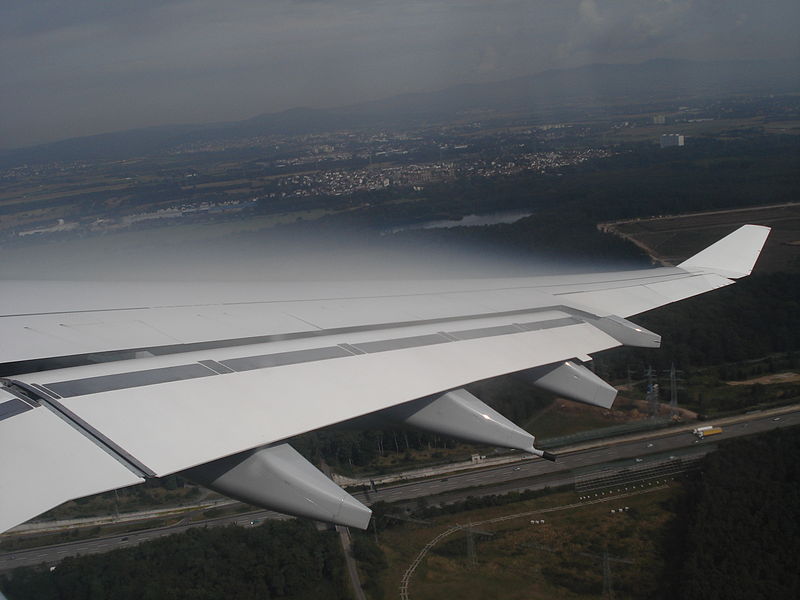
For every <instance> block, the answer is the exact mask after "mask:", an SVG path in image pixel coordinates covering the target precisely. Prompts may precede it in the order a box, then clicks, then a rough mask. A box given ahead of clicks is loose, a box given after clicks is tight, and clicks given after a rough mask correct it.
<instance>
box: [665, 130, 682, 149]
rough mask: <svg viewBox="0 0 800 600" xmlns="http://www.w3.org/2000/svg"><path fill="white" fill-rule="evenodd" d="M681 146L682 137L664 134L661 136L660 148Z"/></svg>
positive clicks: (677, 134)
mask: <svg viewBox="0 0 800 600" xmlns="http://www.w3.org/2000/svg"><path fill="white" fill-rule="evenodd" d="M672 146H683V136H682V135H681V134H679V133H665V134H664V135H662V136H661V147H662V148H671V147H672Z"/></svg>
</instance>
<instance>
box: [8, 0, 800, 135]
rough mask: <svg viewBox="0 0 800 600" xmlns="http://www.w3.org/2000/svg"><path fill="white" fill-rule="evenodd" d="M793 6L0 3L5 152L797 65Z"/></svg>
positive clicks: (231, 0)
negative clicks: (667, 66)
mask: <svg viewBox="0 0 800 600" xmlns="http://www.w3.org/2000/svg"><path fill="white" fill-rule="evenodd" d="M798 26H800V2H798V1H797V0H494V1H492V0H427V1H422V0H293V1H289V0H227V1H226V2H221V1H218V0H217V1H212V0H136V1H132V0H35V1H32V2H24V1H22V0H19V1H13V0H0V147H6V148H7V147H15V146H21V145H28V144H33V143H38V142H43V141H51V140H55V139H61V138H64V137H71V136H77V135H88V134H92V133H100V132H106V131H114V130H120V129H127V128H132V127H140V126H147V125H159V124H164V123H186V122H205V121H219V120H237V119H242V118H247V117H251V116H254V115H256V114H260V113H263V112H273V111H276V110H282V109H286V108H291V107H295V106H313V107H328V106H337V105H342V104H347V103H351V102H356V101H361V100H367V99H376V98H381V97H385V96H391V95H394V94H397V93H402V92H409V91H430V90H435V89H440V88H443V87H447V86H448V85H451V84H456V83H463V82H476V81H492V80H501V79H506V78H509V77H514V76H519V75H526V74H532V73H536V72H538V71H541V70H544V69H548V68H558V67H571V66H579V65H583V64H587V63H592V62H639V61H642V60H646V59H649V58H657V57H670V58H692V59H728V58H790V57H796V56H798V54H800V42H799V41H798V39H800V38H799V36H798Z"/></svg>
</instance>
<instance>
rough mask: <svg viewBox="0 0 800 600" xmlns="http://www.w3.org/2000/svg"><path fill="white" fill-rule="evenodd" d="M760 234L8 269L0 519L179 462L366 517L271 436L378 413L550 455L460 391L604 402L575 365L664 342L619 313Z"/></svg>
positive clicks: (747, 230)
mask: <svg viewBox="0 0 800 600" xmlns="http://www.w3.org/2000/svg"><path fill="white" fill-rule="evenodd" d="M768 232H769V230H768V228H765V227H759V226H753V225H748V226H745V227H742V228H740V229H739V230H737V231H736V232H734V233H732V234H731V235H729V236H728V237H726V238H724V239H723V240H721V241H720V242H717V244H714V245H713V246H711V247H709V248H708V249H706V250H704V251H703V252H701V253H700V254H698V255H696V256H695V257H693V258H691V259H689V260H688V261H686V262H684V263H682V264H681V265H679V266H678V267H675V268H660V269H648V270H642V271H631V272H624V273H605V274H590V275H580V276H576V275H573V276H564V277H542V278H521V279H495V280H462V281H445V282H430V281H428V282H406V283H398V282H383V283H375V284H366V283H359V284H320V285H310V284H303V285H299V284H295V285H289V284H283V285H280V284H271V285H266V284H264V285H257V284H254V285H246V286H245V285H231V284H226V285H225V286H221V287H214V286H208V285H207V286H177V285H175V286H165V285H158V286H145V285H141V284H135V285H130V286H119V285H117V286H115V287H110V286H108V284H104V285H101V284H66V283H54V282H33V283H32V282H13V283H11V282H6V283H5V284H4V285H3V286H2V291H1V292H0V339H2V340H4V343H3V345H2V348H0V363H5V371H6V372H8V369H9V365H11V366H12V367H11V368H12V370H13V368H15V367H17V368H19V371H17V372H16V374H13V375H10V376H8V377H7V378H6V379H4V380H2V381H3V386H2V388H0V456H2V457H3V461H2V463H0V531H4V530H6V529H9V528H10V527H13V526H14V525H17V524H19V523H21V522H23V521H25V520H27V519H29V518H31V517H34V516H36V515H37V514H39V513H40V512H42V511H44V510H46V509H48V508H50V507H53V506H56V505H58V504H60V503H61V502H63V501H65V500H68V499H70V498H75V497H80V496H83V495H88V494H92V493H97V492H100V491H105V490H108V489H112V488H115V487H120V486H125V485H130V484H132V483H137V482H140V481H142V480H144V479H145V478H148V477H155V476H163V475H167V474H170V473H175V472H182V473H185V474H187V475H188V476H189V477H191V478H193V479H195V480H197V481H199V482H201V483H203V484H205V485H208V486H209V487H213V488H214V489H219V490H221V491H223V492H224V493H228V494H229V495H231V496H234V497H238V498H241V499H244V500H247V501H250V502H253V503H256V504H261V505H264V506H268V507H272V508H276V509H278V510H283V511H284V512H289V513H292V514H300V515H306V516H312V517H314V518H321V519H326V520H331V521H334V522H341V523H345V524H349V525H355V526H366V523H367V522H368V519H369V510H368V509H366V508H365V507H363V506H361V505H360V504H359V503H358V502H357V501H356V500H355V499H353V498H351V497H350V496H349V495H347V494H346V493H345V492H344V491H342V490H340V489H339V488H338V487H336V486H335V485H334V484H333V483H332V482H330V480H327V479H326V478H325V477H324V476H322V475H321V473H319V472H318V471H316V470H315V469H314V467H313V466H311V465H310V464H308V463H307V462H306V461H305V460H304V459H302V457H300V456H299V455H298V454H297V453H296V452H294V451H293V450H292V449H291V448H290V447H289V446H288V445H286V444H285V443H283V440H286V439H287V438H290V437H292V436H294V435H297V434H300V433H303V432H307V431H311V430H314V429H317V428H320V427H325V426H328V425H331V424H334V423H339V422H342V421H347V420H350V419H353V418H356V417H361V416H363V415H369V414H373V413H377V414H380V415H381V416H382V417H383V418H389V419H391V420H395V421H398V422H403V423H405V424H408V425H413V426H417V427H422V428H423V429H428V430H432V431H438V432H440V433H443V434H448V435H455V436H458V437H462V438H465V439H471V440H474V441H479V442H483V443H493V444H495V445H500V446H502V445H505V446H508V447H514V448H520V449H523V450H526V451H529V452H532V453H534V454H538V455H540V456H541V455H545V457H546V458H548V457H549V455H546V453H543V452H541V451H539V450H537V449H536V448H535V447H534V444H533V442H534V438H533V436H530V435H529V434H527V433H526V432H524V431H522V430H521V429H519V428H518V427H516V426H515V425H514V424H513V423H511V422H510V421H508V420H507V419H505V418H504V417H503V416H502V415H499V414H498V413H496V412H494V411H493V410H492V409H490V408H489V407H488V406H486V405H484V404H483V403H481V402H480V400H478V399H477V398H475V397H474V396H471V395H470V394H468V393H467V392H466V391H465V390H463V389H461V388H462V386H464V385H466V384H469V383H472V382H475V381H479V380H482V379H486V378H490V377H495V376H498V375H502V374H507V373H514V372H525V373H526V374H527V376H528V378H529V379H530V380H531V381H533V382H534V383H535V384H536V385H539V386H541V387H543V388H545V389H549V390H552V391H555V392H558V393H561V394H562V395H565V396H568V397H572V398H575V399H578V400H581V401H584V402H588V403H590V404H597V405H600V406H606V407H609V406H610V405H611V402H613V398H614V394H615V391H614V390H613V388H611V387H610V386H608V385H607V384H605V383H604V382H602V381H601V380H599V379H598V378H597V377H596V376H595V375H594V374H592V373H591V372H590V371H588V370H587V369H585V368H584V367H582V366H581V362H582V361H585V360H588V359H589V356H588V355H589V354H592V353H594V352H598V351H601V350H605V349H608V348H612V347H614V346H619V345H623V344H624V345H635V346H646V347H657V346H658V345H659V343H660V338H659V337H658V336H657V335H656V334H653V333H651V332H649V331H647V330H644V329H642V328H641V327H638V326H636V325H635V324H633V323H631V322H630V321H628V320H626V318H625V317H628V316H630V315H633V314H636V313H639V312H642V311H644V310H649V309H652V308H656V307H658V306H661V305H664V304H667V303H669V302H673V301H676V300H679V299H682V298H686V297H689V296H693V295H695V294H699V293H703V292H706V291H709V290H712V289H715V288H718V287H722V286H724V285H728V284H730V283H733V281H732V278H736V277H741V276H744V275H746V274H748V273H749V272H750V270H751V269H752V267H753V264H754V262H755V260H756V258H757V256H758V254H759V252H760V250H761V247H762V246H763V244H764V241H765V240H766V236H767V234H768ZM140 349H149V350H150V351H151V352H153V353H156V354H157V355H156V356H152V355H151V356H148V357H145V358H131V359H127V360H113V361H109V362H100V363H97V364H88V365H82V366H76V367H69V368H61V369H49V370H35V369H40V368H41V365H42V364H48V363H47V362H45V363H42V362H41V361H42V360H45V361H47V360H48V359H52V358H54V357H69V356H75V355H87V354H94V353H102V352H117V353H121V352H128V351H134V350H140ZM118 356H119V355H118ZM37 361H38V362H37ZM187 470H188V471H187Z"/></svg>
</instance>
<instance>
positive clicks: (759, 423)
mask: <svg viewBox="0 0 800 600" xmlns="http://www.w3.org/2000/svg"><path fill="white" fill-rule="evenodd" d="M712 423H713V421H710V422H709V424H712ZM793 425H800V411H795V412H790V413H784V414H782V415H781V416H779V417H775V416H772V415H770V416H761V415H758V414H753V415H749V420H748V421H746V422H742V423H736V424H733V425H726V426H724V431H723V433H721V434H720V435H716V436H714V437H713V438H709V439H708V440H702V441H698V440H697V438H696V437H695V436H693V435H692V434H691V433H688V432H686V431H681V432H673V433H669V432H665V433H664V434H663V435H657V436H655V437H650V438H646V439H642V440H637V441H627V442H615V441H614V440H609V442H608V444H607V445H605V446H600V447H596V448H588V449H584V450H577V451H572V452H563V453H560V454H558V460H557V461H556V462H555V463H551V462H549V461H546V460H542V459H540V458H537V457H531V458H530V459H527V460H522V461H520V462H516V463H509V464H504V465H499V466H496V467H487V468H485V469H479V470H472V471H468V472H466V473H457V474H453V475H448V476H445V477H440V478H436V479H427V480H422V481H418V482H410V483H401V484H396V485H388V486H385V487H381V488H378V490H377V492H359V493H356V494H353V495H354V496H355V497H356V498H358V499H359V500H361V501H362V502H364V503H365V504H372V503H374V502H377V501H380V500H383V501H386V502H398V501H410V500H416V499H417V498H421V497H425V498H429V499H430V500H429V501H430V502H431V503H433V502H453V501H456V500H459V499H464V498H466V497H467V496H470V495H472V496H474V495H478V494H481V495H483V494H496V493H504V492H507V491H511V490H525V489H541V488H544V487H546V486H550V487H556V486H559V485H570V484H572V483H573V482H574V478H575V474H576V472H577V473H580V472H582V471H584V470H585V471H587V472H588V471H590V470H592V469H596V468H602V466H603V465H605V464H606V463H609V462H615V461H621V464H623V465H624V464H625V461H628V462H629V464H631V465H634V464H642V465H644V464H646V463H647V462H649V461H652V462H658V461H663V460H664V458H667V457H668V456H669V455H671V453H673V452H674V455H675V456H688V455H695V454H701V453H702V454H704V453H706V452H708V451H710V450H713V448H714V447H715V444H716V442H717V440H721V439H729V438H733V437H739V436H743V435H752V434H755V433H762V432H765V431H769V430H771V429H775V428H777V427H789V426H793ZM637 458H640V459H641V463H638V462H636V459H637ZM478 487H480V489H476V488H478ZM275 518H281V519H286V518H291V517H287V516H286V515H282V514H279V513H275V512H273V511H266V510H264V511H255V512H250V513H246V514H241V515H235V516H230V517H221V518H218V519H210V520H208V521H203V522H194V523H186V524H179V525H175V526H172V527H163V528H159V529H150V530H144V531H141V532H135V533H128V534H119V535H115V536H108V537H104V538H98V539H94V540H83V541H77V542H70V543H66V544H59V545H55V546H46V547H40V548H33V549H30V550H21V551H16V552H9V553H5V554H0V571H6V570H9V569H13V568H16V567H19V566H26V565H35V564H40V563H46V564H55V563H57V562H58V561H60V560H61V559H63V558H64V557H65V556H74V555H76V554H93V553H97V552H108V551H109V550H113V549H116V548H124V547H127V546H131V545H136V544H139V543H141V542H144V541H147V540H151V539H155V538H158V537H163V536H166V535H172V534H173V533H180V532H182V531H185V530H186V529H188V528H190V527H202V526H208V527H219V526H224V525H229V524H237V525H241V526H250V525H251V521H257V523H258V522H261V521H262V520H264V519H275ZM257 523H256V524H257Z"/></svg>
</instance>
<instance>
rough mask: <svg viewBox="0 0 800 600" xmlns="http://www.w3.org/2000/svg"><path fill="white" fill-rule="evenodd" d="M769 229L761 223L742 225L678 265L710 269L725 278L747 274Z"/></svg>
mask: <svg viewBox="0 0 800 600" xmlns="http://www.w3.org/2000/svg"><path fill="white" fill-rule="evenodd" d="M769 232H770V228H769V227H764V226H763V225H742V226H741V227H740V228H739V229H737V230H736V231H734V232H733V233H730V234H728V235H726V236H725V237H724V238H722V239H721V240H719V241H718V242H717V243H715V244H711V245H710V246H709V247H708V248H706V249H705V250H702V251H701V252H699V253H697V254H695V255H694V256H692V257H691V258H690V259H688V260H685V261H683V262H682V263H681V264H679V265H678V267H680V268H681V269H686V270H687V271H695V270H697V271H713V272H714V273H717V274H719V275H722V276H723V277H727V278H729V279H738V278H740V277H746V276H747V275H750V272H751V271H752V270H753V265H755V264H756V260H757V259H758V256H759V254H761V249H762V248H763V247H764V242H766V241H767V236H768V235H769Z"/></svg>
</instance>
